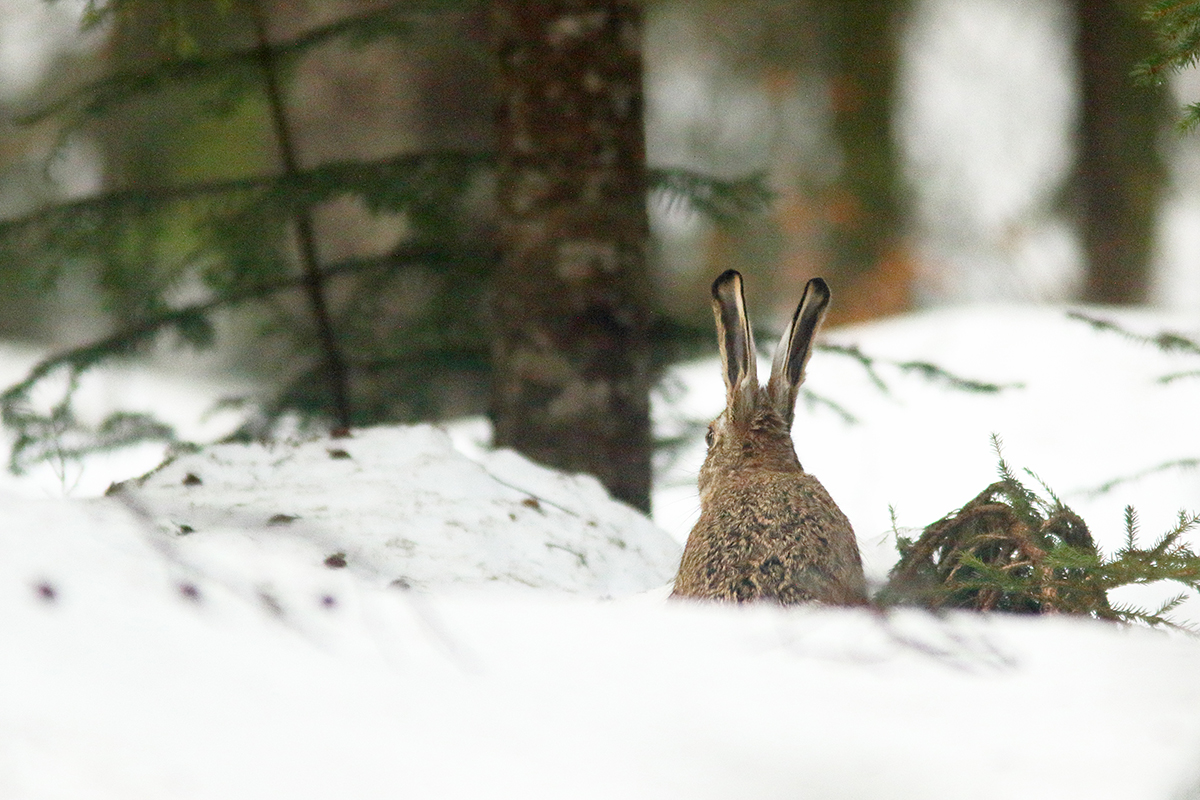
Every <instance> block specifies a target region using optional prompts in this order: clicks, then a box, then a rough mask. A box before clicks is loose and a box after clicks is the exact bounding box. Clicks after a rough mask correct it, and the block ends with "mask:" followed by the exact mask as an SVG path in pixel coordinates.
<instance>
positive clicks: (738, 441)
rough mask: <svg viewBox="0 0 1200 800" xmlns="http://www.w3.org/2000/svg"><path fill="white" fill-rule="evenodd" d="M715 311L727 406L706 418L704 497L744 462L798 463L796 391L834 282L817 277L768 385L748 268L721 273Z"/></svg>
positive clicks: (775, 466) (788, 467) (767, 465)
mask: <svg viewBox="0 0 1200 800" xmlns="http://www.w3.org/2000/svg"><path fill="white" fill-rule="evenodd" d="M712 295H713V314H714V315H715V316H716V320H717V341H718V344H719V345H720V348H721V368H722V373H723V375H724V377H725V390H726V392H725V410H724V411H722V412H721V414H720V416H718V417H717V418H716V419H715V420H713V421H712V423H711V424H710V425H709V426H708V434H707V436H706V441H707V443H708V455H707V457H706V458H705V459H704V466H703V467H701V469H700V498H701V501H702V502H703V500H704V498H705V496H706V493H707V492H708V491H709V490H711V489H712V488H714V485H715V483H716V482H717V480H718V478H722V477H725V478H733V477H734V476H735V475H737V474H739V473H743V472H744V471H746V470H771V471H795V472H799V471H800V461H799V460H798V459H797V458H796V451H795V448H793V447H792V438H791V429H792V419H793V417H794V416H795V411H796V393H797V391H798V390H799V388H800V384H801V382H803V380H804V366H805V365H806V364H807V363H808V357H809V355H811V353H812V342H813V337H814V336H816V333H817V328H818V327H819V326H820V324H821V319H822V317H823V316H824V315H825V308H826V306H828V305H829V287H828V286H827V285H826V284H825V281H823V280H821V279H820V278H813V279H812V280H810V281H809V282H808V285H807V286H806V287H805V288H804V297H802V298H801V300H800V305H798V306H797V307H796V313H795V314H793V315H792V322H791V324H790V325H789V326H788V328H787V330H785V331H784V332H783V338H782V339H781V340H780V342H779V346H778V348H777V349H776V351H775V360H774V361H773V362H772V365H771V377H770V379H769V380H768V381H767V385H766V386H765V387H763V386H759V384H758V369H757V364H756V361H755V353H754V334H753V333H752V332H751V330H750V320H749V318H748V317H747V316H746V301H745V297H744V295H743V293H742V276H741V275H740V274H738V273H737V272H736V271H734V270H728V271H727V272H725V273H723V274H722V275H721V276H720V277H719V278H717V279H716V281H714V282H713V286H712Z"/></svg>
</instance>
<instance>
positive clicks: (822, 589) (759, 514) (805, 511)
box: [675, 473, 866, 605]
mask: <svg viewBox="0 0 1200 800" xmlns="http://www.w3.org/2000/svg"><path fill="white" fill-rule="evenodd" d="M675 593H676V594H677V595H685V596H697V597H708V598H711V599H722V600H732V601H738V602H745V601H749V600H759V599H762V600H773V601H775V602H779V603H783V604H793V603H803V602H810V601H817V602H823V603H832V604H839V605H843V604H856V603H862V602H865V601H866V590H865V585H864V581H863V574H862V561H861V558H860V557H859V553H858V546H857V543H856V542H855V539H854V531H853V529H852V528H851V527H850V521H849V520H848V519H846V516H845V515H844V514H843V513H842V512H841V509H839V508H838V507H837V504H835V503H834V502H833V499H832V498H831V497H830V496H829V493H828V492H826V491H825V487H823V486H822V485H821V483H820V482H819V481H818V480H817V479H816V478H815V477H813V476H812V475H809V474H807V473H772V474H768V475H764V476H762V478H761V479H760V480H756V481H754V482H753V483H752V484H751V485H747V486H743V487H739V490H737V491H727V492H723V493H717V497H716V498H715V502H713V503H712V504H711V505H710V506H708V507H706V508H705V509H704V510H703V512H702V513H701V516H700V520H699V521H698V522H697V523H696V527H695V528H694V529H693V530H692V533H691V536H689V538H688V543H687V547H686V549H685V551H684V558H683V563H682V565H681V567H680V574H679V579H678V580H677V581H676V586H675Z"/></svg>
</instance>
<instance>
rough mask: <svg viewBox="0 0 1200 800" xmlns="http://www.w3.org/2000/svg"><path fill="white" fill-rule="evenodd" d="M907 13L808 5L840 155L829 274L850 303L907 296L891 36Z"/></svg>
mask: <svg viewBox="0 0 1200 800" xmlns="http://www.w3.org/2000/svg"><path fill="white" fill-rule="evenodd" d="M907 7H908V0H823V1H822V2H819V3H817V4H816V5H814V9H816V10H817V13H818V14H819V19H820V21H821V26H820V29H821V31H822V37H821V38H822V40H823V42H824V47H823V51H824V60H825V72H826V75H827V76H828V80H829V83H830V100H831V106H832V110H833V129H834V135H835V136H836V138H837V143H838V147H839V149H840V150H841V170H840V175H839V177H838V180H837V183H836V184H835V186H834V187H833V194H832V197H830V198H829V204H828V211H829V226H830V242H829V246H830V252H829V263H828V271H829V272H830V274H832V275H834V276H835V277H836V279H837V280H838V281H839V282H842V283H843V285H846V284H848V286H847V288H846V289H844V290H843V291H842V292H841V296H842V297H843V299H846V298H849V300H850V302H851V303H853V302H854V300H855V296H867V295H874V294H876V293H878V289H879V287H880V286H882V285H885V284H886V285H888V286H889V287H890V288H889V289H888V291H890V292H896V291H899V292H900V293H902V294H904V295H905V296H906V295H907V292H908V288H907V284H908V282H909V280H908V277H907V275H908V271H909V268H910V267H909V265H908V263H907V259H906V256H905V254H904V215H903V213H902V211H901V202H900V197H899V174H900V170H899V164H900V158H899V153H898V148H897V146H896V141H895V137H894V135H893V130H892V129H893V125H892V112H893V108H894V103H895V86H896V70H897V63H898V45H897V41H896V37H897V33H896V31H897V29H898V27H899V24H900V23H901V21H902V19H903V16H904V12H905V10H906V9H907ZM896 274H899V275H900V276H901V279H900V281H899V282H897V281H896V280H895V279H894V276H895V275H896ZM897 287H899V288H897ZM879 301H880V302H883V299H882V298H880V299H879ZM906 304H907V299H906V297H905V298H904V299H901V300H899V301H897V300H896V299H894V298H893V299H891V300H888V301H886V305H887V306H888V307H896V306H901V307H902V306H904V305H906ZM865 310H867V311H868V313H869V309H865ZM876 313H877V312H876Z"/></svg>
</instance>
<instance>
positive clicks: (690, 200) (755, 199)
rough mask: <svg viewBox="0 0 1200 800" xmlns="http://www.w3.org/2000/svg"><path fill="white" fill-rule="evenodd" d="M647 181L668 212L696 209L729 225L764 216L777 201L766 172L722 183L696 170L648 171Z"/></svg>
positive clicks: (670, 168) (659, 169)
mask: <svg viewBox="0 0 1200 800" xmlns="http://www.w3.org/2000/svg"><path fill="white" fill-rule="evenodd" d="M646 178H647V182H648V184H649V185H650V187H651V191H652V192H653V193H654V194H655V195H657V196H658V197H660V198H662V200H663V201H664V203H665V204H666V206H667V208H668V209H671V210H673V209H678V208H688V209H692V210H695V211H698V212H700V213H701V214H704V215H705V216H708V217H710V218H712V219H713V220H714V221H716V222H718V223H721V224H725V225H728V224H732V223H735V222H740V221H742V220H744V219H746V217H747V216H749V215H751V214H758V213H761V212H762V211H763V210H765V209H766V208H767V207H768V206H770V204H771V201H772V200H774V198H775V195H774V192H772V191H771V190H770V189H769V188H768V187H767V183H766V175H765V174H763V173H755V174H752V175H748V176H746V177H744V178H736V179H733V180H722V179H719V178H713V177H712V176H710V175H705V174H703V173H699V172H695V171H694V170H687V169H681V168H678V167H660V168H650V169H648V170H646Z"/></svg>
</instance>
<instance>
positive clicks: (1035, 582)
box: [876, 436, 1200, 627]
mask: <svg viewBox="0 0 1200 800" xmlns="http://www.w3.org/2000/svg"><path fill="white" fill-rule="evenodd" d="M992 444H993V447H994V448H995V451H996V457H997V462H998V472H999V478H1000V479H999V480H998V481H997V482H995V483H993V484H992V485H991V486H988V487H987V488H986V489H985V490H983V491H982V492H981V493H980V494H979V495H977V496H976V497H975V498H973V499H972V500H971V501H970V502H968V503H967V504H966V505H964V506H963V507H962V508H960V509H958V510H957V511H955V512H953V513H952V514H950V515H948V516H946V517H944V518H942V519H940V520H938V521H937V522H935V523H933V524H932V525H930V526H929V527H927V528H925V530H924V531H923V532H922V533H921V535H920V536H919V537H917V538H916V539H910V538H907V537H904V536H900V535H897V537H896V541H897V549H898V550H899V552H900V560H899V561H898V562H897V564H896V566H895V567H894V568H893V569H892V572H891V574H890V575H889V578H888V583H887V585H886V586H885V587H884V588H883V589H882V590H881V591H880V592H879V594H878V596H877V598H876V599H877V601H878V602H880V603H881V604H883V605H917V606H922V607H926V608H931V609H949V608H962V609H974V610H979V611H1008V612H1012V613H1022V614H1054V613H1059V614H1073V615H1080V616H1090V617H1094V618H1097V619H1106V620H1115V621H1120V622H1126V623H1143V624H1146V625H1151V626H1168V627H1183V626H1180V625H1179V624H1177V623H1175V622H1174V621H1172V620H1171V619H1170V617H1169V613H1170V611H1171V610H1172V609H1174V608H1175V607H1177V606H1178V605H1179V604H1180V603H1181V602H1183V600H1184V598H1185V597H1186V595H1185V594H1184V593H1182V592H1181V593H1179V594H1176V595H1175V596H1173V597H1172V598H1171V599H1170V600H1168V601H1167V602H1165V603H1163V604H1162V605H1161V606H1159V607H1158V608H1156V609H1153V610H1150V609H1145V608H1140V607H1136V606H1130V605H1114V604H1112V603H1111V602H1110V601H1109V598H1108V593H1109V591H1111V590H1113V589H1116V588H1119V587H1122V586H1129V585H1141V584H1150V583H1157V582H1159V581H1174V582H1176V583H1178V584H1180V586H1181V588H1183V589H1190V590H1191V591H1193V592H1195V591H1197V590H1200V555H1198V554H1197V553H1196V552H1195V551H1194V550H1193V549H1192V547H1191V546H1190V545H1189V544H1188V543H1187V542H1186V541H1185V540H1184V536H1185V534H1187V533H1188V532H1189V531H1191V530H1193V529H1195V528H1197V526H1198V525H1200V515H1197V514H1185V513H1183V512H1180V514H1179V519H1178V522H1177V524H1176V525H1175V527H1173V528H1172V529H1171V530H1169V531H1167V532H1166V533H1164V534H1163V535H1162V536H1160V537H1159V538H1158V539H1157V540H1156V541H1155V542H1154V543H1153V544H1152V545H1150V546H1149V547H1141V546H1139V544H1138V522H1137V515H1136V513H1135V512H1134V510H1133V508H1132V507H1127V508H1126V509H1125V542H1124V544H1123V545H1122V546H1121V547H1120V548H1119V549H1118V550H1117V551H1116V552H1115V553H1113V554H1112V555H1111V556H1105V554H1104V553H1103V552H1101V550H1100V549H1099V548H1098V547H1097V546H1096V544H1095V542H1094V541H1093V539H1092V535H1091V533H1090V531H1089V530H1088V527H1087V525H1086V524H1085V523H1084V521H1083V519H1081V518H1080V517H1079V515H1078V514H1076V513H1075V512H1074V511H1072V510H1071V509H1070V508H1069V507H1067V506H1066V505H1065V504H1064V503H1063V502H1062V500H1061V499H1060V498H1058V497H1057V496H1056V495H1055V494H1054V492H1053V491H1052V490H1050V489H1049V488H1048V487H1046V486H1045V484H1042V483H1041V481H1040V480H1039V479H1038V478H1037V476H1036V475H1034V474H1033V473H1032V472H1029V471H1028V470H1026V471H1025V472H1026V474H1027V475H1028V476H1029V477H1030V478H1032V479H1033V480H1034V481H1035V482H1037V483H1038V484H1040V485H1041V490H1042V493H1040V494H1039V493H1038V492H1036V491H1033V490H1031V489H1029V488H1028V487H1026V486H1025V485H1024V484H1023V483H1022V482H1021V481H1020V480H1019V479H1018V478H1017V476H1016V474H1015V473H1014V472H1013V471H1012V469H1011V467H1010V466H1009V465H1008V463H1007V462H1006V461H1005V460H1004V457H1003V454H1002V452H1001V446H1000V441H999V439H998V438H997V437H995V436H993V439H992Z"/></svg>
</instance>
